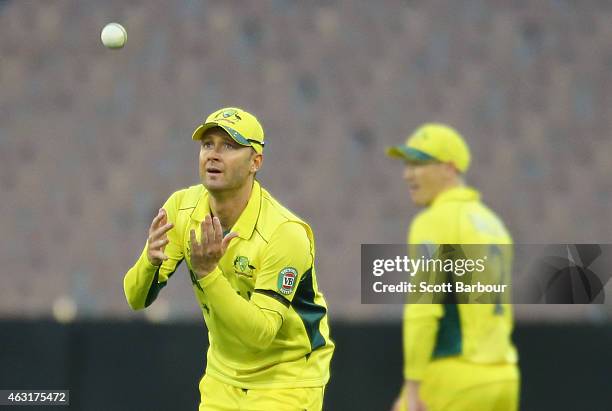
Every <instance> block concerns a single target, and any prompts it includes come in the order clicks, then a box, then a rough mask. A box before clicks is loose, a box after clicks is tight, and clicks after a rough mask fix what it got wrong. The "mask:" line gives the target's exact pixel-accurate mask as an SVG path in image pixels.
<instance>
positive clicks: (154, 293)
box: [145, 260, 183, 307]
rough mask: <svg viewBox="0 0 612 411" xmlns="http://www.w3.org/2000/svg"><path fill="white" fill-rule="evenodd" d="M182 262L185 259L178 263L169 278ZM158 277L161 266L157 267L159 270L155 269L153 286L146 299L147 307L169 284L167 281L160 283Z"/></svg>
mask: <svg viewBox="0 0 612 411" xmlns="http://www.w3.org/2000/svg"><path fill="white" fill-rule="evenodd" d="M182 262H183V260H180V261H179V262H178V263H177V264H176V267H174V271H172V272H171V273H170V274H168V278H170V277H172V275H173V274H174V273H175V272H176V269H177V268H178V266H179V265H181V263H182ZM158 279H159V267H157V270H156V271H155V276H153V281H152V282H151V287H150V288H149V292H148V293H147V298H146V299H145V307H148V306H150V305H151V304H153V301H155V299H156V298H157V296H158V295H159V292H160V291H161V290H162V288H164V287H165V286H166V285H168V282H167V281H166V282H164V283H158V282H157V280H158Z"/></svg>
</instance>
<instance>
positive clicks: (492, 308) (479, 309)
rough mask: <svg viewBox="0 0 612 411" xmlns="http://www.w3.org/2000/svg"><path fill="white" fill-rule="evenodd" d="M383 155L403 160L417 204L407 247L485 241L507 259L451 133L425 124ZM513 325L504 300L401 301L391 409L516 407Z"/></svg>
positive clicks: (500, 410)
mask: <svg viewBox="0 0 612 411" xmlns="http://www.w3.org/2000/svg"><path fill="white" fill-rule="evenodd" d="M387 155H388V156H390V157H392V158H397V159H401V160H403V161H404V162H405V169H404V179H405V180H406V181H407V183H408V186H409V191H410V196H411V198H412V201H413V202H414V203H415V204H416V205H417V206H421V207H424V210H422V211H421V212H420V214H418V215H417V216H416V217H415V218H414V220H413V221H412V224H411V226H410V229H409V232H408V239H407V241H408V244H437V245H440V244H490V245H491V247H492V251H491V253H492V254H497V255H500V256H501V255H505V257H504V258H508V253H504V252H502V251H500V250H499V248H500V246H499V245H500V244H502V245H503V244H506V245H507V246H506V247H505V248H506V249H511V246H510V244H512V239H511V237H510V234H509V233H508V231H507V230H506V228H505V226H504V224H503V222H502V221H501V220H500V219H499V217H497V215H495V213H494V212H493V211H491V210H490V209H489V208H488V207H487V206H485V205H484V204H483V203H482V202H481V201H480V194H479V193H478V191H476V190H475V189H473V188H471V187H468V186H466V185H465V180H464V174H465V172H466V171H467V170H468V167H469V165H470V151H469V148H468V146H467V144H466V143H465V141H464V139H463V138H462V137H461V135H460V134H459V133H458V132H457V131H455V130H454V129H452V128H450V127H448V126H446V125H442V124H425V125H423V126H421V127H419V128H418V129H417V130H416V131H415V132H414V133H413V134H412V135H411V136H410V137H409V138H408V139H407V140H406V143H405V144H404V145H400V146H395V147H390V148H388V149H387ZM479 247H480V246H479ZM502 247H503V246H502ZM509 258H510V259H511V255H510V257H509ZM506 263H507V264H506ZM509 263H510V261H506V262H505V264H504V265H505V266H508V267H509V266H510V264H509ZM455 301H456V300H455ZM447 302H448V303H447ZM512 327H513V317H512V307H511V306H510V305H508V304H456V303H453V300H452V296H451V297H449V298H448V299H447V300H444V303H441V304H407V305H406V306H405V309H404V322H403V340H404V341H403V346H404V379H405V383H404V386H403V389H402V391H401V393H400V395H399V396H398V399H397V400H396V402H395V404H394V406H393V411H400V410H401V411H406V410H410V411H517V410H518V398H519V380H520V377H519V370H518V367H517V352H516V349H515V347H514V345H513V343H512V341H511V334H512Z"/></svg>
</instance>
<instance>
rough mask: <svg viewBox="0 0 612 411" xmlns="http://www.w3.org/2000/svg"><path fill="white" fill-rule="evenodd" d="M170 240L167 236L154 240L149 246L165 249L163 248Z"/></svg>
mask: <svg viewBox="0 0 612 411" xmlns="http://www.w3.org/2000/svg"><path fill="white" fill-rule="evenodd" d="M169 242H170V240H168V237H165V238H159V239H157V240H155V241H152V242H150V243H149V247H150V248H152V249H160V250H162V251H163V248H165V246H166V245H167V244H168V243H169Z"/></svg>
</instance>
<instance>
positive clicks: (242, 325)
mask: <svg viewBox="0 0 612 411" xmlns="http://www.w3.org/2000/svg"><path fill="white" fill-rule="evenodd" d="M312 261H313V259H312V255H311V249H310V241H309V239H308V236H307V235H306V231H305V229H304V227H302V226H301V225H300V224H299V223H294V222H286V223H283V224H281V225H280V226H279V227H278V228H277V229H276V231H275V232H274V233H273V234H272V236H271V237H270V239H269V242H268V244H267V245H266V249H265V250H264V257H263V259H262V263H261V264H262V266H261V268H260V271H259V273H258V275H257V280H256V283H255V288H254V292H253V294H252V295H251V297H250V300H247V299H245V298H243V297H241V296H240V295H238V294H237V293H236V290H235V289H234V288H233V287H232V286H231V284H230V283H229V281H228V280H227V278H226V277H225V276H224V275H223V272H222V271H221V269H220V268H219V266H217V267H216V268H215V269H214V270H213V271H212V272H210V273H209V274H207V275H206V276H204V277H203V278H201V279H200V280H198V283H199V284H200V286H201V287H202V290H203V291H202V293H203V294H204V295H202V296H201V295H200V293H196V295H198V298H200V296H201V297H204V298H206V299H207V300H208V306H209V307H210V310H211V312H210V314H211V315H215V316H216V317H217V318H218V319H219V320H220V321H221V322H223V323H224V324H225V325H226V327H225V328H226V329H227V330H231V331H232V332H233V333H234V334H235V335H236V337H237V338H239V339H240V340H241V341H242V342H243V344H244V345H245V346H246V347H248V348H250V349H253V350H262V349H265V348H266V347H268V346H269V345H270V344H271V343H272V341H273V340H274V338H275V337H276V334H277V333H278V330H279V329H280V327H281V326H282V323H283V320H284V318H285V316H286V314H287V311H288V310H289V306H290V304H291V300H292V299H293V296H294V295H295V291H296V289H297V287H298V286H299V285H298V284H299V280H301V278H302V277H303V275H304V273H306V272H308V271H309V270H310V268H311V267H312ZM287 267H291V268H294V269H295V271H296V272H297V277H296V278H295V283H294V286H293V288H292V290H291V293H290V294H287V295H285V294H281V293H280V292H279V289H278V287H279V286H278V284H279V280H278V279H279V275H280V272H281V271H282V270H283V269H284V268H287Z"/></svg>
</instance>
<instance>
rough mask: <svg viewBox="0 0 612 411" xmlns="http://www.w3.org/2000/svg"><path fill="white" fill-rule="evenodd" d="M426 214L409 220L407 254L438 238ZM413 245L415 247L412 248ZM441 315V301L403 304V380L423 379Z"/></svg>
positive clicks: (432, 242)
mask: <svg viewBox="0 0 612 411" xmlns="http://www.w3.org/2000/svg"><path fill="white" fill-rule="evenodd" d="M428 217H429V215H427V214H425V213H422V214H420V215H419V216H418V217H417V218H415V219H414V220H413V222H412V224H411V226H410V229H409V231H408V235H407V239H406V240H407V243H408V244H409V254H410V253H411V252H414V250H419V252H422V251H421V250H422V248H421V247H420V246H421V245H428V244H429V245H431V244H434V242H435V241H436V240H438V237H439V236H438V235H437V234H438V233H437V232H436V227H435V226H433V224H431V222H430V221H429V218H428ZM417 245H419V246H418V247H416V246H417ZM419 255H420V254H419ZM412 257H415V256H414V255H413V256H412ZM442 314H443V307H442V305H441V304H427V303H425V304H407V305H405V306H404V321H403V324H402V337H403V351H404V370H403V371H404V379H406V380H413V381H420V380H421V379H423V374H424V373H425V368H426V367H427V365H428V364H429V362H430V361H431V357H432V354H433V351H434V347H435V344H436V338H437V335H438V329H439V320H440V318H441V317H442Z"/></svg>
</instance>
